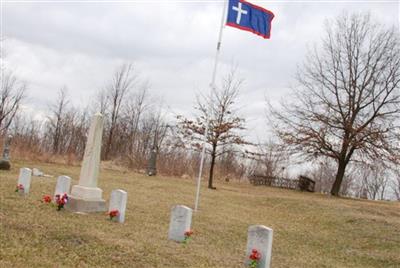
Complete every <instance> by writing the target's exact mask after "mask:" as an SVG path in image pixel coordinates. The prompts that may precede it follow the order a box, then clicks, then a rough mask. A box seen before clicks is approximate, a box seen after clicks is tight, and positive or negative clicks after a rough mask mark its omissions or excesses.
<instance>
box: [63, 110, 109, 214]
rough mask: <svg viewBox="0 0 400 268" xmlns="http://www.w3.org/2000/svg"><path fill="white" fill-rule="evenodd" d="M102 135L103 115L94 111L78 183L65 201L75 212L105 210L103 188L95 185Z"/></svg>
mask: <svg viewBox="0 0 400 268" xmlns="http://www.w3.org/2000/svg"><path fill="white" fill-rule="evenodd" d="M102 135H103V116H102V115H101V114H100V113H96V114H95V115H94V116H93V119H92V123H91V125H90V128H89V135H88V137H87V142H86V147H85V154H84V156H83V162H82V168H81V174H80V177H79V184H78V185H74V186H73V187H72V189H71V195H70V199H69V201H68V203H67V206H68V207H69V209H71V210H74V211H76V212H95V211H106V207H105V201H104V199H102V194H103V190H101V189H100V188H98V187H97V179H98V175H99V169H100V153H101V139H102Z"/></svg>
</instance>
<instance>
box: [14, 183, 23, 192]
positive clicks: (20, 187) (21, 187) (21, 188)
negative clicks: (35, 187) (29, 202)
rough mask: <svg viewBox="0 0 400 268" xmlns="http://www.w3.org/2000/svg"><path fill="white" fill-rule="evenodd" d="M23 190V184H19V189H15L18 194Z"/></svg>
mask: <svg viewBox="0 0 400 268" xmlns="http://www.w3.org/2000/svg"><path fill="white" fill-rule="evenodd" d="M23 190H24V186H23V185H22V184H18V185H17V188H16V189H15V191H16V192H19V191H23Z"/></svg>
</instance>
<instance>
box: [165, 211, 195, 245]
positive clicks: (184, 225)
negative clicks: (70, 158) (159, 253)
mask: <svg viewBox="0 0 400 268" xmlns="http://www.w3.org/2000/svg"><path fill="white" fill-rule="evenodd" d="M191 225H192V209H191V208H188V207H186V206H182V205H177V206H174V207H173V208H172V211H171V221H170V223H169V232H168V239H170V240H175V241H178V242H182V241H184V240H185V232H186V231H189V230H190V227H191Z"/></svg>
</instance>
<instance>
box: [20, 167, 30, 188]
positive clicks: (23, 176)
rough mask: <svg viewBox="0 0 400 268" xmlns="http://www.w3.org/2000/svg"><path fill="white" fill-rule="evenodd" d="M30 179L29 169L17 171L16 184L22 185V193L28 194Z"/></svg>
mask: <svg viewBox="0 0 400 268" xmlns="http://www.w3.org/2000/svg"><path fill="white" fill-rule="evenodd" d="M31 177H32V170H31V169H29V168H21V169H20V170H19V178H18V183H17V184H22V186H23V187H24V193H25V194H28V193H29V190H30V188H31Z"/></svg>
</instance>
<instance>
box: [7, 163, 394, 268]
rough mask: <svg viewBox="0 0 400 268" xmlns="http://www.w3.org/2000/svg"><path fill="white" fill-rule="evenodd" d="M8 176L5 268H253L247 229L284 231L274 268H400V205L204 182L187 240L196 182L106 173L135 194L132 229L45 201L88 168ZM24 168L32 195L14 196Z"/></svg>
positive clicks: (103, 181)
mask: <svg viewBox="0 0 400 268" xmlns="http://www.w3.org/2000/svg"><path fill="white" fill-rule="evenodd" d="M12 164H13V167H12V170H11V171H10V172H6V171H0V223H1V230H0V231H1V233H0V267H113V266H114V267H243V261H244V259H245V256H244V255H245V249H246V239H247V229H248V226H249V225H253V224H263V225H266V226H268V227H270V228H272V229H273V230H274V238H273V246H272V267H400V254H399V245H400V203H399V202H383V201H379V202H373V201H366V200H354V199H345V198H340V199H338V198H332V197H328V196H324V195H320V194H312V193H301V192H296V191H291V190H284V189H276V188H270V187H264V186H260V187H255V186H252V185H250V184H248V183H245V182H241V183H238V182H230V183H226V182H217V183H216V186H217V188H218V189H217V190H216V191H213V190H208V189H206V188H205V187H206V183H205V182H204V183H203V188H202V191H201V200H200V211H199V212H198V213H195V214H194V215H193V221H192V228H193V231H194V234H193V237H192V238H191V240H190V241H189V242H188V243H187V244H179V243H176V242H173V241H169V240H167V236H168V225H169V220H170V211H171V208H172V206H173V205H176V204H183V205H187V206H190V207H192V206H193V202H194V194H195V182H194V179H193V180H192V179H191V180H189V179H182V178H170V177H162V176H155V177H147V176H145V175H140V174H135V173H132V172H127V171H123V170H111V169H106V168H104V167H103V168H102V169H101V171H100V179H99V187H100V188H101V189H103V191H104V192H103V198H105V199H106V200H109V196H110V193H111V190H113V189H117V188H120V189H123V190H125V191H127V192H128V203H127V210H126V219H125V223H123V224H119V223H115V222H111V221H109V220H108V218H107V215H105V213H93V214H88V215H80V214H76V213H71V212H68V211H65V210H62V211H56V209H55V207H52V206H51V205H49V204H45V203H42V202H41V198H42V196H43V195H45V194H49V195H52V194H53V193H54V188H55V183H56V177H57V176H59V175H68V176H70V177H71V178H72V179H73V181H72V184H73V185H74V184H76V183H77V182H78V178H79V171H80V167H79V166H67V165H59V164H44V163H37V162H35V163H33V162H26V161H24V162H13V163H12ZM20 167H30V168H32V167H38V168H40V169H41V170H43V171H44V172H45V173H47V174H51V175H53V176H55V177H53V178H45V177H32V183H31V190H30V193H29V195H28V196H27V197H22V196H20V195H19V194H18V193H15V192H14V189H15V187H16V183H17V178H18V174H19V168H20Z"/></svg>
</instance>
